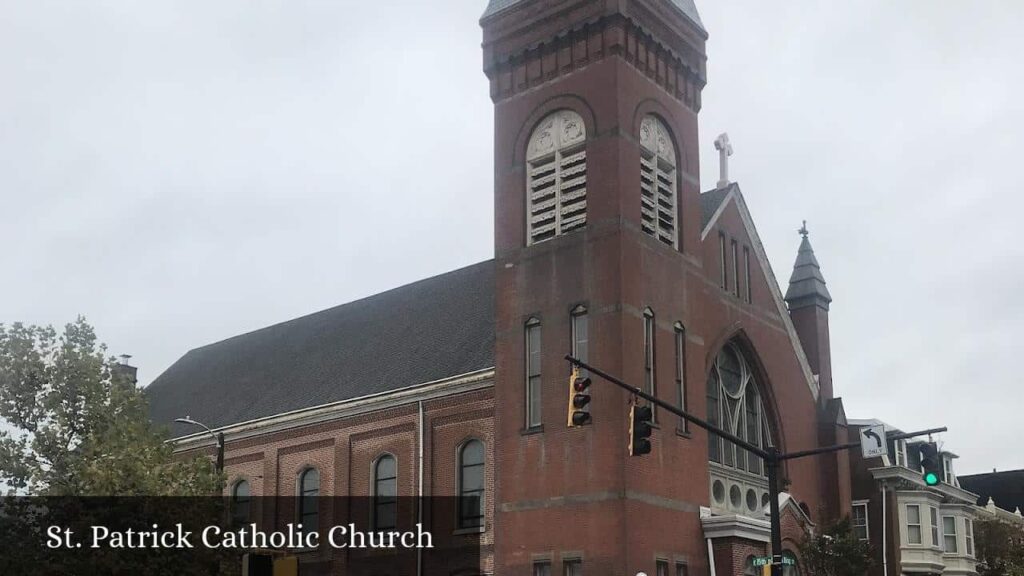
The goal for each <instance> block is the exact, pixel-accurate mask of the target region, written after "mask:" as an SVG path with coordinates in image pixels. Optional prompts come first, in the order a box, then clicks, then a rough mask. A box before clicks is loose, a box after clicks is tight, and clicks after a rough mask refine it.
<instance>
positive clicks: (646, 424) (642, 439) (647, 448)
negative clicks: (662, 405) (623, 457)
mask: <svg viewBox="0 0 1024 576" xmlns="http://www.w3.org/2000/svg"><path fill="white" fill-rule="evenodd" d="M653 418H654V413H653V412H652V411H651V407H650V406H637V405H636V404H634V405H633V406H632V407H631V408H630V409H629V455H630V456H642V455H644V454H650V453H651V440H650V438H651V430H652V428H651V421H652V420H653Z"/></svg>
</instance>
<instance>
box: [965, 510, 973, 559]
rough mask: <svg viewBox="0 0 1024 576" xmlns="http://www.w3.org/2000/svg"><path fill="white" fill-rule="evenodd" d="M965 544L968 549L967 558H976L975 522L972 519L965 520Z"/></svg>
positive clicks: (966, 550)
mask: <svg viewBox="0 0 1024 576" xmlns="http://www.w3.org/2000/svg"><path fill="white" fill-rule="evenodd" d="M964 544H965V548H966V549H965V550H964V552H966V553H967V556H969V557H970V558H974V557H975V549H974V545H975V542H974V520H971V519H970V518H964Z"/></svg>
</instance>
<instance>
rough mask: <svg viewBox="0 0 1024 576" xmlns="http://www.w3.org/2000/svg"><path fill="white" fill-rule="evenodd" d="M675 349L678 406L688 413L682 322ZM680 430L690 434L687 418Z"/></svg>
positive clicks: (684, 329) (677, 333)
mask: <svg viewBox="0 0 1024 576" xmlns="http://www.w3.org/2000/svg"><path fill="white" fill-rule="evenodd" d="M674 328H675V337H676V338H675V348H676V362H675V363H676V406H678V407H679V409H680V410H682V411H683V412H686V410H687V403H686V328H684V327H683V324H682V323H681V322H676V324H675V327H674ZM679 430H680V431H682V432H688V431H689V430H690V424H689V423H688V422H687V421H686V419H685V418H680V419H679Z"/></svg>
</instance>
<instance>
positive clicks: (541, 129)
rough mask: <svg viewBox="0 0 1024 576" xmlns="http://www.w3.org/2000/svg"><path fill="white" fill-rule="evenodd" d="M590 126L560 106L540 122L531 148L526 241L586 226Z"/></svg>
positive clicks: (548, 237)
mask: <svg viewBox="0 0 1024 576" xmlns="http://www.w3.org/2000/svg"><path fill="white" fill-rule="evenodd" d="M586 141H587V130H586V127H585V126H584V124H583V118H581V117H580V115H579V114H577V113H575V112H573V111H571V110H559V111H557V112H554V113H552V114H549V115H548V116H546V117H545V118H544V119H543V120H541V122H540V124H538V125H537V128H535V129H534V131H533V134H532V135H531V136H530V142H529V144H528V145H527V148H526V172H527V179H528V186H527V198H526V200H527V211H526V223H527V226H526V227H527V244H536V243H537V242H543V241H544V240H549V239H551V238H554V237H555V236H558V235H560V234H565V233H567V232H572V231H573V230H578V229H580V228H583V227H584V226H586V224H587V150H586Z"/></svg>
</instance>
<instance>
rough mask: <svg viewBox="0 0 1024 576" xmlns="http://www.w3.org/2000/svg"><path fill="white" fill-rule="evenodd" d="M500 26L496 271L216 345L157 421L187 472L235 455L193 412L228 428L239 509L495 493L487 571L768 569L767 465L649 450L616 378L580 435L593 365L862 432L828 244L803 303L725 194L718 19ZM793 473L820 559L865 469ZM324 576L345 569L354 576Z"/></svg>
mask: <svg viewBox="0 0 1024 576" xmlns="http://www.w3.org/2000/svg"><path fill="white" fill-rule="evenodd" d="M481 26H482V27H483V62H484V72H485V73H486V75H487V77H488V79H489V80H490V91H491V98H492V100H493V101H494V106H495V113H494V137H495V146H494V151H495V155H494V182H495V184H494V218H495V220H494V255H495V256H494V259H493V260H489V261H486V262H481V263H479V264H475V265H473V266H469V267H467V268H463V269H460V270H456V271H453V272H449V273H447V274H443V275H440V276H436V277H433V278H429V279H426V280H422V281H420V282H416V283H413V284H410V285H407V286H403V287H400V288H396V289H394V290H390V291H388V292H384V293H381V294H378V295H375V296H371V297H369V298H365V299H363V300H359V301H356V302H351V303H348V304H343V305H341V306H338V307H335V308H331V309H328V310H324V311H321V312H317V313H314V314H311V315H308V316H304V317H301V318H297V319H294V320H290V321H287V322H283V323H281V324H277V325H274V326H270V327H267V328H263V329H261V330H257V331H255V332H251V333H248V334H243V335H240V336H236V337H233V338H229V339H227V340H224V341H222V342H217V343H214V344H210V345H207V346H203V347H200V348H196V349H194V350H192V351H190V352H188V353H187V354H185V355H184V356H183V357H182V358H181V359H180V360H178V361H177V362H176V363H175V364H174V365H173V366H171V367H170V368H169V369H168V370H167V371H166V372H165V373H164V374H162V375H161V376H160V377H159V378H157V379H156V381H154V382H153V384H152V385H150V386H149V388H148V389H147V393H148V396H149V398H150V402H151V407H152V414H153V417H154V419H155V420H156V421H158V422H160V423H168V424H170V425H171V426H172V435H173V436H174V437H176V438H177V442H178V446H179V449H180V451H182V452H183V453H186V454H187V453H194V452H196V451H204V452H206V453H212V451H213V441H212V440H211V437H210V435H209V434H207V433H205V432H203V431H198V432H197V430H198V429H197V428H195V427H189V426H185V425H181V424H172V422H173V420H174V419H176V418H180V417H184V416H190V417H191V418H192V419H194V420H196V421H199V422H202V423H203V424H205V425H207V426H209V427H210V428H212V429H213V430H214V431H217V432H223V433H224V434H225V437H226V449H225V452H226V454H225V470H226V473H227V475H228V482H229V484H228V490H229V491H230V493H231V494H232V495H233V496H236V497H239V498H244V497H247V496H248V495H270V494H274V495H285V496H290V495H295V496H296V497H298V496H300V495H309V494H319V495H321V496H330V495H369V496H375V497H376V496H381V495H390V494H394V493H397V494H398V495H402V496H416V495H426V496H430V495H449V496H450V495H460V496H471V497H472V498H469V499H466V498H463V499H460V502H473V503H478V504H479V505H478V506H477V505H476V504H474V505H472V506H466V505H463V506H460V509H459V510H458V518H459V526H460V529H459V531H458V532H459V533H460V534H465V535H466V537H467V538H478V539H480V541H481V542H482V544H483V549H484V552H485V556H484V560H483V562H482V566H480V567H473V568H472V569H471V570H470V572H459V573H480V572H485V573H496V574H500V575H506V574H507V575H510V576H518V575H522V576H527V575H540V576H547V575H550V574H556V573H561V574H566V575H570V576H576V575H579V574H600V575H613V574H614V575H625V574H629V575H632V574H636V573H637V572H639V571H644V572H646V573H648V574H651V575H656V576H663V575H665V576H667V575H669V574H673V575H687V574H688V575H708V574H716V575H729V576H731V575H734V574H746V573H748V572H749V573H753V572H751V571H752V570H753V567H752V565H751V563H752V562H751V560H752V557H753V556H760V555H764V554H766V553H767V549H768V541H769V525H768V522H767V517H766V515H765V508H766V505H767V504H768V501H767V500H768V496H767V488H768V487H767V478H766V476H765V470H764V466H763V463H762V462H761V461H760V459H759V458H757V457H755V456H754V455H752V454H747V453H745V452H744V451H743V450H742V449H736V448H734V447H733V446H732V445H731V444H729V443H725V442H723V441H721V440H720V439H718V438H716V437H713V436H712V437H709V435H708V434H706V433H705V432H704V431H703V430H702V429H700V428H697V427H694V426H692V425H689V426H687V425H686V424H685V423H684V422H682V421H680V420H679V419H678V418H677V417H675V416H672V415H671V414H669V413H666V412H665V411H664V410H662V411H661V412H656V421H657V428H656V429H655V430H654V433H653V437H652V444H653V450H652V452H651V453H650V454H647V455H644V456H630V455H629V454H628V452H627V436H628V431H627V429H628V422H627V421H628V405H629V400H630V398H629V395H628V394H627V393H626V392H624V391H622V390H620V389H619V388H616V387H614V386H611V385H610V384H607V383H605V382H601V381H595V382H594V384H593V387H592V390H593V401H592V403H591V405H590V412H591V415H592V423H590V424H589V425H586V426H582V427H576V428H568V427H567V426H566V424H565V422H566V410H567V393H566V392H567V382H568V376H569V372H570V369H569V365H568V363H567V362H566V361H565V360H564V356H565V355H566V354H567V353H570V352H571V353H574V354H576V355H577V356H578V357H580V358H582V359H584V360H586V361H588V362H589V363H591V364H593V365H595V366H597V367H600V368H601V369H602V370H603V371H605V372H608V373H610V374H614V375H617V376H620V377H621V378H622V379H624V380H626V381H627V382H631V383H635V384H636V385H639V386H643V387H644V389H646V390H647V391H650V392H651V393H653V394H655V395H656V396H658V397H659V398H661V399H663V400H664V401H666V402H671V403H673V404H675V405H677V406H680V407H683V408H685V409H686V410H687V411H689V412H691V413H693V414H694V415H696V416H698V417H702V418H706V419H707V420H709V421H711V422H713V423H717V424H718V425H720V426H722V427H724V428H726V429H728V430H730V431H732V432H734V433H735V434H736V435H738V436H740V437H742V438H745V439H747V440H748V441H750V442H752V443H754V444H756V445H760V446H768V445H774V446H778V447H780V448H781V449H783V450H802V449H809V448H814V447H817V446H819V445H826V444H832V443H835V442H844V441H846V438H847V431H846V421H845V415H844V411H843V407H842V403H841V401H840V399H838V398H836V397H835V396H834V394H833V386H832V373H831V367H830V352H829V333H828V311H829V304H830V302H831V297H830V296H829V294H828V291H827V289H826V288H825V282H824V279H823V277H822V275H821V271H820V269H819V266H818V262H817V260H816V259H815V256H814V253H813V251H812V249H811V246H810V243H809V240H808V238H807V235H806V231H805V234H804V238H803V241H802V244H801V246H800V251H799V254H798V255H797V259H796V266H795V268H794V269H793V271H792V277H791V279H790V282H789V286H788V288H787V291H786V294H785V296H784V295H783V293H782V291H781V289H780V287H779V285H778V282H777V281H776V279H775V275H774V273H773V272H772V270H771V268H770V265H769V263H768V260H767V257H766V254H765V251H764V247H763V246H762V244H761V242H760V240H759V238H758V234H757V230H756V229H755V227H754V221H753V218H752V215H751V214H750V212H749V211H748V209H747V205H746V203H745V201H744V199H743V195H742V193H741V192H740V188H739V186H738V185H737V184H736V183H734V182H730V181H728V178H727V177H723V179H722V181H721V182H718V183H717V185H716V186H715V187H713V188H711V189H710V190H707V191H704V192H702V191H701V183H700V180H699V170H698V156H699V154H698V146H699V144H700V138H699V136H698V114H699V112H700V108H701V91H702V89H703V87H704V85H705V82H706V56H705V42H706V40H707V38H708V33H707V31H706V30H705V29H704V27H703V24H702V22H701V20H700V17H699V15H698V13H697V10H696V7H695V6H694V4H693V0H490V4H489V5H488V6H487V7H486V10H485V13H484V15H483V17H482V19H481ZM718 145H719V146H720V147H721V148H722V149H723V151H725V149H726V148H727V144H726V143H725V142H724V141H719V143H718ZM481 192H483V191H481ZM787 225H788V224H787ZM595 380H596V379H595ZM781 476H782V478H783V480H784V489H785V492H784V493H783V494H782V495H781V497H780V500H781V504H782V515H783V537H784V540H783V542H784V543H783V546H784V548H785V553H786V554H789V555H793V556H798V552H797V544H798V542H799V541H800V540H801V539H802V537H803V533H804V531H805V530H808V529H811V528H813V527H815V526H817V525H820V524H821V523H822V522H825V521H828V520H830V519H834V518H836V517H839V516H845V515H847V514H849V510H850V487H849V478H850V473H849V463H848V460H847V456H846V455H845V453H839V454H831V455H824V456H818V457H814V458H804V459H800V460H795V461H787V462H786V463H785V464H784V465H783V468H782V470H781ZM299 507H300V508H301V506H299ZM310 513H311V511H308V510H301V509H299V510H296V511H288V512H282V511H281V510H272V509H264V510H255V511H253V514H254V516H255V518H256V519H257V520H258V521H266V522H275V521H280V519H281V515H282V514H285V515H290V514H295V515H296V517H299V516H302V515H304V514H310ZM330 514H331V512H330V511H326V512H323V511H321V513H320V516H319V517H316V521H317V522H320V523H330V522H333V521H334V520H335V519H333V518H331V517H330ZM302 517H306V516H302ZM302 561H303V563H304V566H305V567H306V568H307V573H343V572H344V567H345V562H346V557H345V556H344V555H343V554H340V553H339V552H338V551H336V550H328V549H321V550H314V551H310V552H308V553H305V554H303V558H302ZM787 570H792V571H794V573H795V570H794V569H792V568H789V569H787ZM440 573H445V574H448V573H455V570H452V571H450V572H440Z"/></svg>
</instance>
